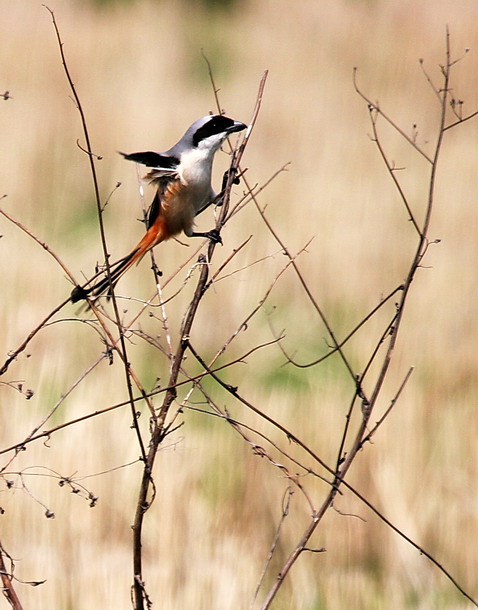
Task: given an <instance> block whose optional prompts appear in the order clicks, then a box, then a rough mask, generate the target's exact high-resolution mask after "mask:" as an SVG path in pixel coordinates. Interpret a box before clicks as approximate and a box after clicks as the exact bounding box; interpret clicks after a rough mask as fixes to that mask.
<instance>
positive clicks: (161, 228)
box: [70, 215, 170, 303]
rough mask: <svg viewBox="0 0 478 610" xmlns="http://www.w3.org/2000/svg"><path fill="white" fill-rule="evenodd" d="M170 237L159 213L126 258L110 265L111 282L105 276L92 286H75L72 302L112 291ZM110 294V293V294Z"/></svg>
mask: <svg viewBox="0 0 478 610" xmlns="http://www.w3.org/2000/svg"><path fill="white" fill-rule="evenodd" d="M169 237H170V235H169V233H168V231H167V228H166V225H165V222H164V218H163V217H162V216H161V215H159V216H158V217H157V219H156V221H155V222H154V224H153V225H152V226H151V227H150V228H149V229H148V230H147V232H146V234H145V235H144V237H143V239H142V240H141V241H140V242H139V244H138V245H137V246H136V248H134V250H133V251H132V252H130V253H129V254H128V255H127V256H125V257H124V258H121V259H120V260H119V261H117V262H116V263H113V265H111V266H110V276H111V284H110V280H109V278H108V277H104V278H102V279H101V280H99V281H98V282H95V283H94V284H92V285H91V286H88V284H89V283H90V282H88V283H87V284H86V285H85V286H75V288H74V289H73V290H72V292H71V297H70V298H71V302H72V303H76V302H77V301H81V300H82V299H86V298H90V299H93V300H96V299H97V298H98V297H100V296H102V295H104V294H108V293H111V288H112V287H113V288H114V287H115V286H116V284H117V283H118V281H119V279H120V278H121V277H122V276H123V275H124V274H125V273H126V272H127V271H128V269H130V267H132V266H133V265H134V264H135V263H136V264H137V263H139V262H140V260H141V259H142V258H143V256H144V255H145V254H146V252H148V251H149V250H151V248H154V246H156V245H157V244H159V243H161V242H162V241H164V240H165V239H168V238H169ZM108 296H109V294H108Z"/></svg>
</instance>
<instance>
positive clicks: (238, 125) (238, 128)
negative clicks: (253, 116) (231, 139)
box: [227, 121, 247, 133]
mask: <svg viewBox="0 0 478 610" xmlns="http://www.w3.org/2000/svg"><path fill="white" fill-rule="evenodd" d="M243 129H247V125H244V123H241V122H240V121H234V125H232V126H231V127H228V128H227V133H234V132H235V131H242V130H243Z"/></svg>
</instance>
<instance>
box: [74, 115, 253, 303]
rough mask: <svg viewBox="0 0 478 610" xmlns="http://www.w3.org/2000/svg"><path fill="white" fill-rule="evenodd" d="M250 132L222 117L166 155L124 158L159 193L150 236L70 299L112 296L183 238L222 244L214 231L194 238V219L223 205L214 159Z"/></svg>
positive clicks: (207, 120) (205, 120)
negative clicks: (143, 170) (153, 256)
mask: <svg viewBox="0 0 478 610" xmlns="http://www.w3.org/2000/svg"><path fill="white" fill-rule="evenodd" d="M246 128H247V125H246V124H244V123H241V122H240V121H235V120H233V119H230V118H229V117H226V116H224V115H222V114H215V115H207V116H205V117H202V118H200V119H197V120H196V121H194V123H192V125H191V126H190V127H189V128H188V129H187V131H186V133H185V134H184V135H183V137H182V138H181V139H180V140H179V142H178V143H177V144H175V145H174V146H173V147H172V148H170V149H169V150H167V151H165V152H152V151H147V152H138V153H131V154H125V153H121V152H120V154H121V155H122V156H123V157H124V158H125V159H126V160H128V161H134V162H135V163H139V164H141V165H145V166H146V167H147V168H150V169H149V171H148V173H147V174H146V175H145V176H144V179H145V180H148V181H149V182H150V183H151V184H152V185H154V186H155V187H156V192H155V195H154V198H153V201H152V203H151V205H150V207H149V210H148V212H147V214H146V221H145V224H146V233H145V235H144V236H143V238H142V239H141V240H140V242H139V243H138V244H137V245H136V247H135V248H133V250H132V251H131V252H130V253H129V254H128V255H126V256H125V257H123V258H121V259H120V260H118V261H117V262H116V263H113V264H112V265H111V266H110V277H104V278H102V279H100V280H98V281H96V282H95V283H91V282H92V280H90V281H89V282H87V283H86V284H85V285H84V286H80V285H77V286H75V288H74V289H73V290H72V292H71V294H70V300H71V302H72V303H76V302H78V301H81V300H85V299H92V300H93V301H96V299H98V298H99V297H100V296H102V295H104V294H105V293H106V294H107V295H108V296H110V294H111V288H112V287H114V286H116V284H117V282H118V280H119V279H120V278H121V277H122V276H123V275H124V274H125V273H126V271H128V269H130V268H131V267H132V266H133V265H134V264H135V263H136V264H137V263H139V262H140V261H141V259H142V258H143V256H144V255H145V254H146V253H147V252H148V251H149V250H151V249H152V248H154V246H156V245H157V244H159V243H161V242H163V241H165V240H167V239H169V238H171V237H173V236H175V235H178V234H179V233H181V232H184V233H185V234H186V235H187V236H188V237H207V238H209V239H211V240H212V241H215V242H221V238H220V235H219V233H218V231H216V230H215V229H213V230H212V231H208V232H205V233H197V232H195V231H194V219H195V217H196V216H197V215H198V214H199V213H200V212H202V211H203V210H205V209H206V208H207V207H208V206H209V205H210V204H211V203H213V202H216V203H220V200H221V195H222V192H221V193H219V195H218V194H217V193H216V192H215V191H214V190H213V188H212V185H211V175H212V164H213V159H214V155H215V153H216V152H217V151H218V150H219V148H220V147H221V145H222V144H223V142H224V140H225V139H226V138H227V136H229V135H230V134H232V133H235V132H239V131H243V130H244V129H246ZM227 177H228V172H226V174H225V175H224V180H223V189H222V190H224V188H225V184H226V183H227ZM236 183H238V180H237V179H236ZM110 278H111V281H110ZM93 279H94V278H93ZM90 284H91V285H90Z"/></svg>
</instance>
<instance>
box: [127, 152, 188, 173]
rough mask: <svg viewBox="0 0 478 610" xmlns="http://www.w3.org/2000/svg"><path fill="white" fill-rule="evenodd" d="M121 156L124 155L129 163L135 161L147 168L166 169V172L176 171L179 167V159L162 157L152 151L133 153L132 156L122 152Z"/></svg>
mask: <svg viewBox="0 0 478 610" xmlns="http://www.w3.org/2000/svg"><path fill="white" fill-rule="evenodd" d="M120 155H123V157H124V158H125V159H126V160H127V161H134V162H135V163H141V164H142V165H146V167H154V168H155V169H164V170H166V171H171V170H175V169H176V167H177V166H178V165H179V159H178V158H177V157H173V156H172V155H161V154H160V153H156V152H152V151H148V152H137V153H131V154H130V155H127V154H125V153H122V152H120Z"/></svg>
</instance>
